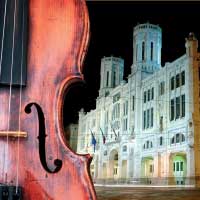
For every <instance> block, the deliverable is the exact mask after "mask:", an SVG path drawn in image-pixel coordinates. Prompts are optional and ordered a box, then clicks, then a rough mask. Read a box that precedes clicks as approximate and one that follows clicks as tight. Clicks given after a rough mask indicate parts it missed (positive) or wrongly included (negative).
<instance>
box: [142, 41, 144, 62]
mask: <svg viewBox="0 0 200 200" xmlns="http://www.w3.org/2000/svg"><path fill="white" fill-rule="evenodd" d="M144 53H145V43H144V42H142V61H144Z"/></svg>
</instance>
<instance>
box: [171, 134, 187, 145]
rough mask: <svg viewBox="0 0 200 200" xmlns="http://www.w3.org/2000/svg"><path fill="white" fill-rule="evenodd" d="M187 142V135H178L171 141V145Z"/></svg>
mask: <svg viewBox="0 0 200 200" xmlns="http://www.w3.org/2000/svg"><path fill="white" fill-rule="evenodd" d="M181 142H185V135H183V134H182V133H177V134H176V135H175V136H174V137H173V138H172V139H171V144H177V143H181Z"/></svg>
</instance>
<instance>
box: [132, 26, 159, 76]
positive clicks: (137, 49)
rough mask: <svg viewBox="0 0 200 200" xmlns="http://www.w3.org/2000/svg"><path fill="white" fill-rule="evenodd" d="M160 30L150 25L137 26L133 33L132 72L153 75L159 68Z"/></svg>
mask: <svg viewBox="0 0 200 200" xmlns="http://www.w3.org/2000/svg"><path fill="white" fill-rule="evenodd" d="M161 48H162V30H161V28H160V27H159V26H157V25H153V24H150V23H145V24H139V25H137V26H135V27H134V31H133V66H132V72H133V73H134V72H136V71H138V70H139V71H142V72H144V73H145V74H148V73H153V72H154V71H156V70H157V69H159V68H160V66H161Z"/></svg>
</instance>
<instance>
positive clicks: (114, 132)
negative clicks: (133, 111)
mask: <svg viewBox="0 0 200 200" xmlns="http://www.w3.org/2000/svg"><path fill="white" fill-rule="evenodd" d="M110 126H111V128H112V131H113V132H114V134H115V140H116V139H117V134H116V132H115V129H114V128H113V125H112V124H111V123H110Z"/></svg>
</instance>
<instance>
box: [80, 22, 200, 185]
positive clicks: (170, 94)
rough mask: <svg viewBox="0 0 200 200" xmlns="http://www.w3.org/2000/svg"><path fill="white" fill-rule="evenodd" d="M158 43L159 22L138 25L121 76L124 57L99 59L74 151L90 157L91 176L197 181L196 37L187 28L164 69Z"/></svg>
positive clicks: (199, 58) (148, 181)
mask: <svg viewBox="0 0 200 200" xmlns="http://www.w3.org/2000/svg"><path fill="white" fill-rule="evenodd" d="M161 47H162V30H161V28H160V27H159V26H156V25H153V24H149V23H146V24H139V25H137V26H136V27H135V28H134V32H133V50H134V51H133V64H132V66H131V74H130V75H129V77H128V81H127V82H126V81H124V80H123V66H124V61H123V59H121V58H116V57H104V58H102V60H101V84H100V90H99V97H98V98H97V100H96V109H95V110H92V111H90V112H89V113H84V112H83V111H81V112H80V113H79V131H78V132H79V133H78V134H79V136H78V137H79V138H78V141H79V142H78V149H77V150H78V152H79V153H86V152H87V153H91V154H93V155H94V158H93V162H92V165H91V172H92V176H93V178H94V179H95V180H96V181H97V182H100V181H101V180H104V181H105V180H106V181H107V182H109V181H118V182H119V181H122V182H132V183H134V184H137V183H139V184H141V183H145V184H165V185H166V184H177V185H182V184H195V185H196V186H200V180H199V179H198V178H199V177H200V132H199V130H200V127H199V125H200V116H199V115H200V108H199V100H200V99H199V95H200V91H199V83H200V70H199V67H200V54H199V53H198V50H197V48H198V41H197V39H196V38H195V36H194V35H193V34H192V33H191V34H190V35H189V37H188V38H187V39H186V43H185V47H186V53H185V54H184V55H183V56H181V57H180V58H178V59H176V60H175V61H173V62H171V63H166V64H165V66H164V67H161ZM91 133H93V134H94V136H95V138H96V140H97V144H96V149H95V152H94V149H93V146H92V145H91V137H92V136H91V135H92V134H91ZM103 136H105V138H106V141H105V144H104V142H103Z"/></svg>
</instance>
